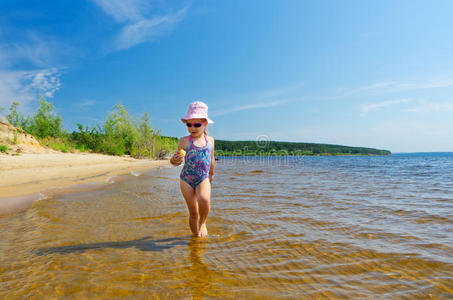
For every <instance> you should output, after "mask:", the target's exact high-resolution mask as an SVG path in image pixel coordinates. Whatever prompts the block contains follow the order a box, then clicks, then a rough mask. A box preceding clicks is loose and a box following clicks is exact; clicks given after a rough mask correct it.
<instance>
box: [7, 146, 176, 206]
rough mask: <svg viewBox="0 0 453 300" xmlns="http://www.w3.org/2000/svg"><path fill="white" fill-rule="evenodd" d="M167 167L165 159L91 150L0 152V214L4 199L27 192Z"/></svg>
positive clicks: (104, 179) (105, 179) (28, 193)
mask: <svg viewBox="0 0 453 300" xmlns="http://www.w3.org/2000/svg"><path fill="white" fill-rule="evenodd" d="M160 166H170V163H169V161H168V160H145V159H134V158H131V157H125V156H111V155H103V154H92V153H81V154H75V153H39V154H38V153H36V154H35V153H27V154H21V155H19V156H9V155H2V154H0V213H1V211H2V209H3V210H4V209H5V208H7V206H10V205H11V204H13V203H6V202H11V201H8V200H5V199H6V198H12V197H18V196H25V195H31V194H34V193H38V192H39V191H43V190H46V189H50V188H59V187H67V186H73V185H78V184H84V183H88V182H93V181H107V180H108V178H109V177H111V176H114V175H121V174H127V173H131V172H134V171H135V172H137V171H143V170H147V169H152V168H156V167H160Z"/></svg>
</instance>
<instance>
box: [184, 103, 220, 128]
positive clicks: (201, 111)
mask: <svg viewBox="0 0 453 300" xmlns="http://www.w3.org/2000/svg"><path fill="white" fill-rule="evenodd" d="M189 119H206V120H207V121H208V124H212V123H214V121H213V120H211V119H209V118H208V106H207V105H206V103H203V102H201V101H195V102H192V103H190V105H189V109H188V110H187V113H186V115H185V116H184V117H182V118H181V121H182V122H183V123H186V121H187V120H189Z"/></svg>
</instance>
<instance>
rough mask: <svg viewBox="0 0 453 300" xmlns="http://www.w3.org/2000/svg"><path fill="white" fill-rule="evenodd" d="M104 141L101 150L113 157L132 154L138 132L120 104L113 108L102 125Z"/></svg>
mask: <svg viewBox="0 0 453 300" xmlns="http://www.w3.org/2000/svg"><path fill="white" fill-rule="evenodd" d="M103 133H104V134H105V139H104V143H103V147H102V150H103V151H105V152H107V153H110V154H115V155H123V154H132V153H133V147H134V145H135V142H136V141H137V138H138V132H137V129H136V128H135V126H134V124H133V122H132V121H131V120H130V117H129V114H128V112H127V111H126V109H125V108H124V106H123V105H122V104H121V103H120V104H119V105H118V104H116V105H115V106H114V110H113V111H112V112H110V113H109V115H108V116H107V118H106V119H105V121H104V124H103Z"/></svg>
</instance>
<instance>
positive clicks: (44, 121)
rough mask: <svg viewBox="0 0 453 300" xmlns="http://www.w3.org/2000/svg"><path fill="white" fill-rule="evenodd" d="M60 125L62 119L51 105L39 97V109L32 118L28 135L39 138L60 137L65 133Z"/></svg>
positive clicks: (41, 96)
mask: <svg viewBox="0 0 453 300" xmlns="http://www.w3.org/2000/svg"><path fill="white" fill-rule="evenodd" d="M61 123H62V119H61V117H60V116H59V115H58V114H56V113H55V112H54V106H53V104H52V103H50V102H47V101H46V100H45V99H44V97H43V95H40V96H39V109H38V111H37V112H36V113H35V114H34V116H33V120H32V124H31V126H30V129H31V132H30V133H31V134H33V135H35V136H38V137H41V138H43V137H61V136H63V135H64V133H65V132H64V130H63V129H62V127H61Z"/></svg>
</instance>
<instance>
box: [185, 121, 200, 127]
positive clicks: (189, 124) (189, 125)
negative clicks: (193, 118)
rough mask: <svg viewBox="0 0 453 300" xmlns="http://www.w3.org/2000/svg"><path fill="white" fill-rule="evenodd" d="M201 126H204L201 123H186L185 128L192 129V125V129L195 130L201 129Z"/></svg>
mask: <svg viewBox="0 0 453 300" xmlns="http://www.w3.org/2000/svg"><path fill="white" fill-rule="evenodd" d="M203 124H204V122H203V123H186V125H187V127H192V125H193V127H196V128H198V127H201V125H203Z"/></svg>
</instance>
